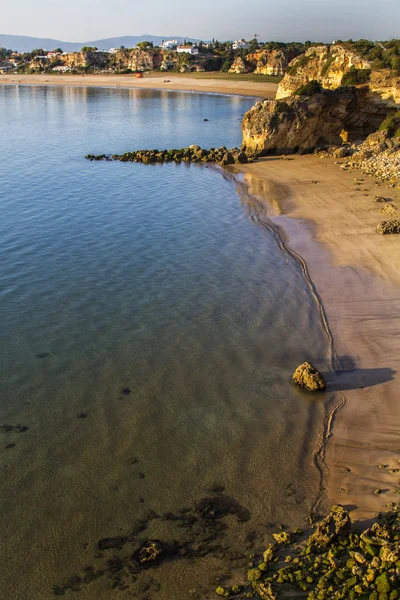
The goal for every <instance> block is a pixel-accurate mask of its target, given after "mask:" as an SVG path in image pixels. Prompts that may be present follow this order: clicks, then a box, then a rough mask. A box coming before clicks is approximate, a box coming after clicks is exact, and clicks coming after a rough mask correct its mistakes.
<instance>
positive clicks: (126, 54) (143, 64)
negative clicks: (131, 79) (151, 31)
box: [110, 49, 164, 71]
mask: <svg viewBox="0 0 400 600" xmlns="http://www.w3.org/2000/svg"><path fill="white" fill-rule="evenodd" d="M163 58H164V56H163V53H162V52H161V51H159V50H139V49H122V50H118V52H117V53H116V54H114V55H112V59H111V65H110V66H111V68H114V69H117V70H124V69H131V70H132V71H154V70H158V69H159V68H160V66H161V64H162V62H163Z"/></svg>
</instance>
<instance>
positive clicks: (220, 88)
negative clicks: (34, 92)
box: [0, 73, 278, 99]
mask: <svg viewBox="0 0 400 600" xmlns="http://www.w3.org/2000/svg"><path fill="white" fill-rule="evenodd" d="M0 85H56V86H72V87H111V88H115V87H117V88H123V89H151V90H165V91H175V92H178V91H183V92H204V93H214V94H224V95H239V96H252V97H258V98H270V99H273V98H275V95H276V90H277V89H278V84H277V83H267V82H262V81H261V82H256V81H240V80H228V79H218V78H215V79H206V78H204V79H201V78H199V79H197V78H196V79H194V78H191V77H185V75H180V74H175V73H157V74H152V76H150V77H144V78H143V79H135V78H134V77H133V76H132V75H40V74H37V75H19V74H15V73H14V74H12V75H0Z"/></svg>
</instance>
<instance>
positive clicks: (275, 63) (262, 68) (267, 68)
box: [229, 50, 293, 77]
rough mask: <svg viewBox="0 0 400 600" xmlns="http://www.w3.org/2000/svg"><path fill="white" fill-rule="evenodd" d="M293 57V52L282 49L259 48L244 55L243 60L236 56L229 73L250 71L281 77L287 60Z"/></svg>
mask: <svg viewBox="0 0 400 600" xmlns="http://www.w3.org/2000/svg"><path fill="white" fill-rule="evenodd" d="M292 58H293V53H290V52H289V53H288V52H284V51H283V50H260V51H259V52H253V53H250V54H248V55H247V56H246V59H245V60H244V59H243V58H242V57H241V56H238V57H237V58H236V59H235V61H234V63H233V65H232V66H231V68H230V69H229V73H251V72H254V74H255V75H275V76H279V77H282V75H284V73H285V71H286V69H287V66H288V64H289V62H290V61H291V60H292Z"/></svg>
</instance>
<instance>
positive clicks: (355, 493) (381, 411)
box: [233, 155, 400, 520]
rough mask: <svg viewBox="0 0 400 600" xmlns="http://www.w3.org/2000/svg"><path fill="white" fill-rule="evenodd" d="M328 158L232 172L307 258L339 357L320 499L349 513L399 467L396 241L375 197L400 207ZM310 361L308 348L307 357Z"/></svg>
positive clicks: (374, 501)
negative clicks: (385, 230)
mask: <svg viewBox="0 0 400 600" xmlns="http://www.w3.org/2000/svg"><path fill="white" fill-rule="evenodd" d="M333 163H334V160H333V159H320V158H318V157H316V156H310V155H309V156H296V157H294V158H293V160H290V161H286V160H285V161H282V160H280V159H279V157H270V158H266V159H261V160H259V161H257V162H256V163H253V164H249V165H240V166H239V165H235V167H234V168H233V171H234V172H235V173H236V174H237V173H239V174H241V175H240V178H241V179H242V180H243V182H244V183H245V184H246V185H247V186H248V189H249V193H250V194H251V195H253V196H257V197H258V198H264V199H266V201H267V207H266V211H267V214H268V220H270V222H271V223H272V225H273V226H274V227H277V228H279V229H280V230H281V231H282V232H283V236H284V238H286V239H287V245H288V247H289V248H290V249H291V250H293V251H294V252H295V253H297V254H299V255H300V256H301V257H302V258H303V259H304V261H305V263H306V265H307V268H308V271H309V274H310V277H311V280H312V282H313V283H314V284H315V286H316V289H317V290H318V294H319V296H320V298H321V301H322V303H323V307H324V311H325V313H326V317H327V321H328V324H329V329H330V331H331V332H332V336H333V340H334V349H335V352H336V353H337V355H338V357H339V361H340V366H339V368H337V369H336V375H335V377H334V379H333V380H331V381H328V391H331V392H332V391H333V392H335V395H336V396H337V398H336V402H335V406H336V409H334V414H332V416H331V420H330V423H329V426H328V430H327V431H326V434H327V438H326V441H327V446H326V449H325V452H324V457H323V461H324V462H325V465H326V469H327V473H328V477H327V478H326V481H325V484H326V490H325V499H324V500H325V503H326V505H327V506H329V505H331V504H337V503H339V504H343V505H344V506H346V507H348V508H349V510H351V511H352V519H353V520H354V519H364V518H371V517H373V516H374V515H375V514H376V513H377V512H379V511H384V510H385V509H386V506H387V504H388V503H391V502H396V501H397V502H398V501H399V495H398V494H396V492H395V490H396V489H398V488H400V476H399V475H400V473H399V474H397V473H396V472H394V473H390V472H389V470H390V469H398V468H400V462H399V459H400V444H399V442H398V439H397V438H398V432H397V430H396V423H397V422H398V417H399V415H400V408H398V401H397V398H398V396H399V393H400V383H399V381H398V380H397V379H396V378H395V376H396V372H397V371H398V369H399V367H400V364H399V363H400V358H399V350H400V347H399V346H400V342H399V341H398V340H399V336H398V333H399V332H400V317H399V316H398V315H400V274H399V272H398V264H399V263H400V245H399V244H398V239H397V238H396V236H380V235H378V234H377V233H376V231H375V228H376V225H377V224H378V223H379V222H380V221H381V220H384V215H382V214H381V213H380V210H379V209H380V208H381V206H382V205H381V204H379V203H375V202H374V201H373V200H374V197H375V196H376V195H383V196H384V197H390V198H392V199H393V200H394V202H395V204H396V205H397V206H398V207H399V205H400V203H399V200H400V192H399V190H396V189H391V188H387V187H385V186H384V185H383V184H380V185H377V184H376V182H375V178H371V177H367V176H364V175H363V174H361V173H360V171H356V170H353V171H351V172H341V170H340V168H339V165H337V164H333ZM356 178H358V179H359V180H361V179H362V180H363V181H362V182H360V181H359V182H355V179H356ZM356 188H357V189H356ZM264 202H265V200H264ZM315 358H317V357H314V356H313V354H312V350H311V351H310V356H309V357H305V360H306V359H307V360H311V361H312V360H314V359H315ZM335 410H336V412H335ZM379 465H388V466H387V467H386V468H379ZM378 489H379V490H381V493H379V494H376V493H374V491H375V490H378Z"/></svg>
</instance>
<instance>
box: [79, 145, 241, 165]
mask: <svg viewBox="0 0 400 600" xmlns="http://www.w3.org/2000/svg"><path fill="white" fill-rule="evenodd" d="M85 158H86V159H87V160H90V161H93V160H94V161H101V160H106V161H113V160H117V161H120V162H136V163H144V164H151V163H168V162H175V163H180V162H186V163H219V164H220V165H221V166H227V165H233V164H235V163H236V164H246V163H248V162H249V161H250V159H249V157H248V156H247V154H246V153H245V152H243V151H242V150H240V148H232V149H231V150H228V149H227V148H226V147H225V146H222V147H220V148H210V149H209V150H205V149H204V148H200V146H196V145H192V146H189V147H188V148H180V149H172V150H157V149H153V150H136V151H133V152H125V153H124V154H112V155H109V154H99V155H95V154H87V155H86V156H85Z"/></svg>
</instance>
